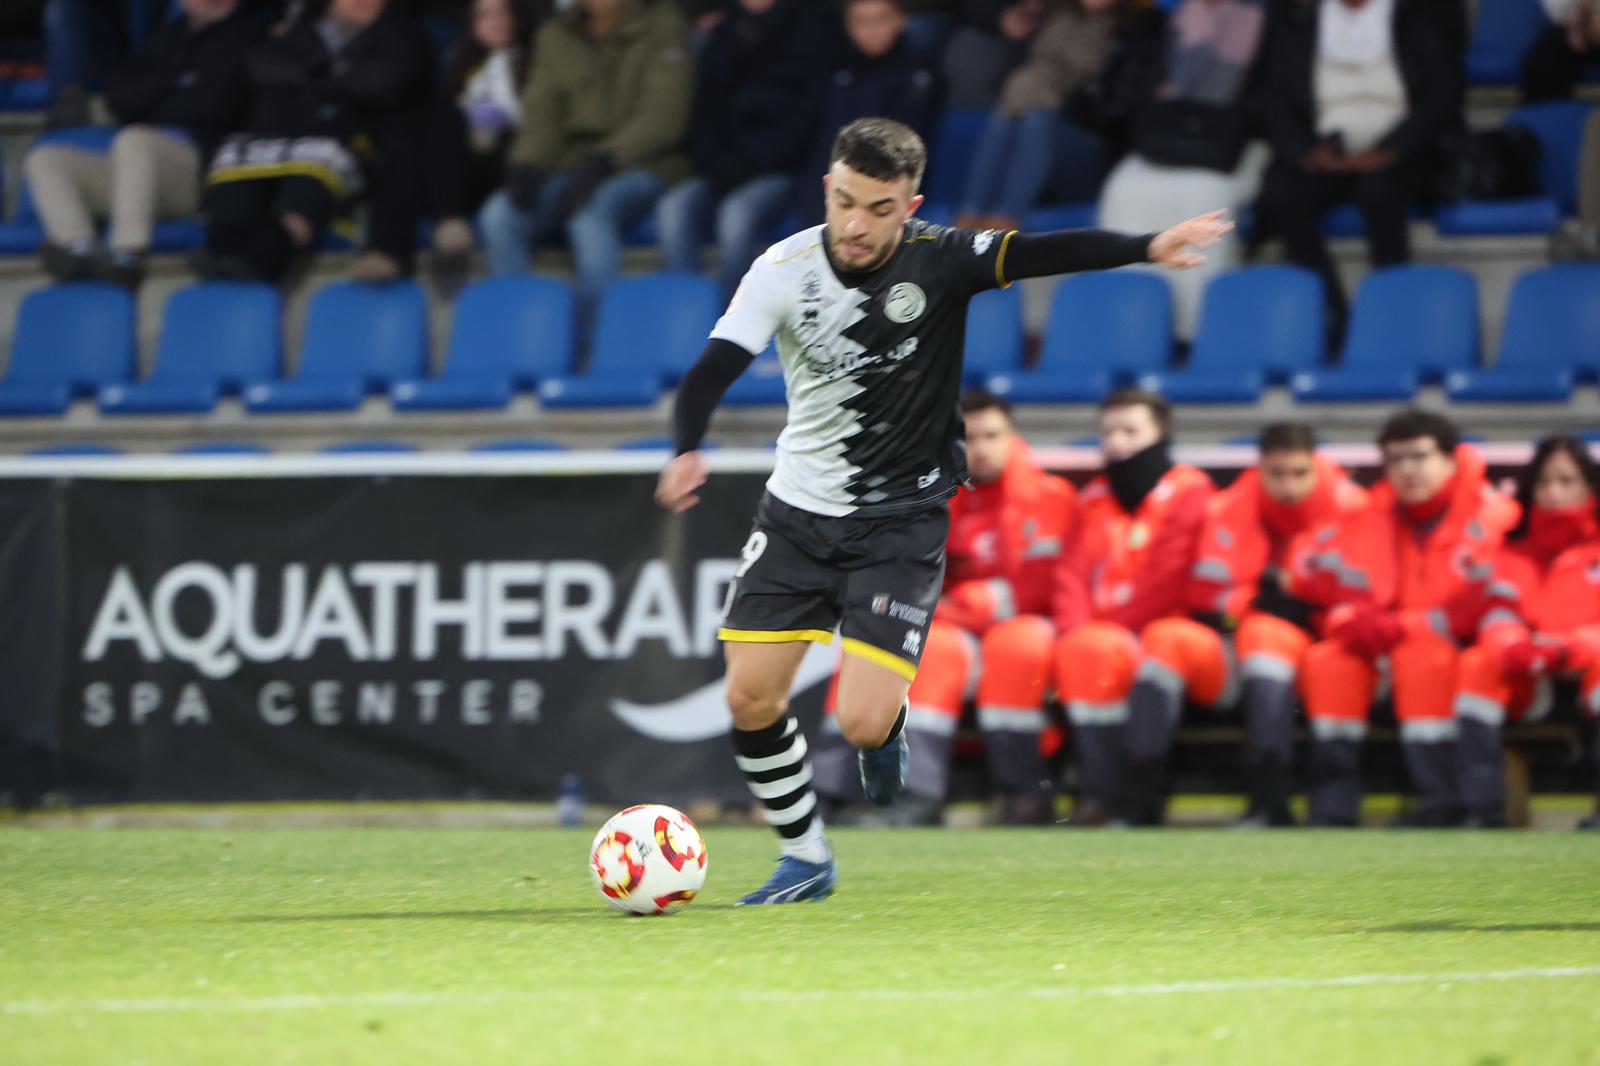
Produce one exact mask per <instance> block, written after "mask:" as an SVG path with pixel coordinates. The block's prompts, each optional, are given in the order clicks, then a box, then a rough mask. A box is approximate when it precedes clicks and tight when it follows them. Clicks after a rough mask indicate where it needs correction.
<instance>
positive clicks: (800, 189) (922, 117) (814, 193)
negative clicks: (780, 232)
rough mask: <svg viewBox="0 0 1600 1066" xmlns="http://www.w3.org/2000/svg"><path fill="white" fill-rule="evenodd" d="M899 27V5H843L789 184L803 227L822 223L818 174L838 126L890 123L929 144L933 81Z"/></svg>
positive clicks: (935, 118) (865, 0)
mask: <svg viewBox="0 0 1600 1066" xmlns="http://www.w3.org/2000/svg"><path fill="white" fill-rule="evenodd" d="M905 29H906V18H905V12H904V10H903V8H902V6H901V3H900V0H846V2H845V5H844V37H843V39H842V40H839V41H838V43H837V45H836V49H835V55H834V60H833V63H832V65H831V69H830V73H829V82H828V85H827V88H826V89H825V90H824V93H823V98H822V114H821V118H820V125H819V126H818V127H817V128H816V129H815V131H814V132H813V134H812V138H813V139H812V142H811V148H810V150H809V152H808V153H807V155H806V162H805V163H804V164H803V165H802V167H801V170H800V180H799V181H798V182H797V183H796V186H795V195H794V209H795V212H796V214H797V215H798V216H799V219H800V222H801V224H802V225H816V224H817V223H819V222H821V221H822V206H823V205H822V195H821V189H820V186H821V184H822V176H823V175H824V174H826V173H827V172H828V159H829V156H830V155H831V153H832V151H833V139H834V137H835V136H836V135H837V134H838V132H839V130H840V129H841V128H842V127H844V126H847V125H849V124H850V123H851V122H854V121H855V120H856V119H858V118H892V119H894V120H895V121H897V122H902V123H904V124H905V125H907V126H910V127H911V128H912V129H914V130H916V131H917V133H918V134H919V135H921V137H922V140H923V142H924V143H926V144H930V145H931V144H932V142H933V134H934V131H935V129H936V128H937V127H938V124H939V110H940V107H941V106H942V104H943V97H942V95H941V90H940V83H939V77H938V75H937V74H936V73H935V71H934V68H933V65H932V64H931V62H929V61H926V60H924V59H923V58H922V57H920V56H918V55H917V54H915V53H914V52H912V50H911V49H910V47H909V46H908V45H907V43H906V41H905Z"/></svg>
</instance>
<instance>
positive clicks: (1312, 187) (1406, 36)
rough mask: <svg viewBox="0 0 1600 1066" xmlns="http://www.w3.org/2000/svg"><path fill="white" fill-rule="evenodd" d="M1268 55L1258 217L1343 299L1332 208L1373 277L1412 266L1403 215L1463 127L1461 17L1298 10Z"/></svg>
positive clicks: (1294, 1) (1334, 0)
mask: <svg viewBox="0 0 1600 1066" xmlns="http://www.w3.org/2000/svg"><path fill="white" fill-rule="evenodd" d="M1274 21H1275V30H1274V32H1273V34H1272V39H1271V40H1269V41H1268V43H1267V46H1266V50H1265V51H1266V60H1265V61H1266V63H1267V64H1268V68H1267V71H1266V74H1265V77H1264V80H1263V83H1262V97H1261V100H1262V109H1261V118H1262V122H1263V125H1264V128H1265V131H1266V134H1267V138H1268V140H1269V141H1270V142H1271V144H1272V149H1273V162H1272V166H1271V168H1270V169H1269V170H1268V172H1267V177H1266V180H1265V182H1264V184H1263V187H1262V191H1261V199H1260V211H1261V215H1262V218H1263V221H1264V222H1265V223H1266V224H1267V226H1269V227H1272V228H1275V229H1276V231H1277V232H1278V233H1279V234H1281V235H1282V237H1283V241H1284V246H1285V248H1286V250H1287V253H1288V257H1289V259H1290V260H1291V261H1293V262H1295V263H1299V264H1301V265H1302V266H1308V267H1311V268H1313V269H1315V270H1316V271H1317V272H1318V273H1319V274H1321V275H1322V277H1323V280H1324V282H1325V283H1326V286H1327V292H1328V296H1329V303H1330V307H1331V310H1332V311H1333V316H1334V322H1335V323H1336V324H1337V323H1339V322H1342V321H1343V319H1344V313H1345V309H1346V306H1347V304H1346V298H1345V295H1344V290H1343V287H1342V286H1341V285H1340V283H1339V278H1338V276H1337V274H1335V272H1334V268H1333V260H1332V259H1331V258H1330V257H1329V255H1328V248H1327V244H1326V242H1325V241H1324V240H1323V236H1322V227H1321V220H1322V215H1323V213H1324V212H1325V211H1327V210H1328V208H1330V207H1332V206H1333V205H1335V204H1338V203H1340V202H1342V201H1346V200H1349V199H1352V198H1353V199H1354V200H1355V202H1356V205H1357V206H1358V207H1359V208H1360V209H1361V216H1362V218H1363V220H1364V221H1365V223H1366V230H1367V244H1368V246H1369V248H1370V250H1371V257H1372V262H1373V264H1374V265H1376V266H1386V265H1389V264H1394V263H1404V262H1406V261H1408V260H1409V259H1410V258H1411V247H1410V241H1409V238H1408V234H1407V231H1406V226H1407V222H1406V209H1407V208H1408V207H1409V206H1410V204H1411V203H1412V202H1413V201H1414V200H1417V199H1418V198H1420V196H1421V195H1422V193H1423V190H1424V189H1425V187H1426V182H1427V180H1428V178H1429V177H1430V176H1431V175H1432V171H1433V168H1434V166H1435V165H1436V164H1435V159H1436V156H1437V145H1438V141H1439V138H1440V136H1441V135H1442V134H1446V133H1448V132H1449V131H1451V130H1453V129H1456V128H1459V127H1460V125H1461V124H1462V122H1463V119H1462V106H1463V97H1464V91H1465V89H1464V86H1465V80H1466V75H1465V70H1464V61H1463V56H1464V53H1465V50H1466V24H1465V12H1464V11H1463V10H1462V6H1461V5H1460V4H1456V3H1450V2H1444V3H1441V2H1439V0H1321V2H1320V3H1317V2H1311V0H1290V2H1289V3H1287V4H1285V5H1284V6H1283V7H1282V8H1281V9H1280V10H1279V11H1278V12H1277V13H1276V15H1275V20H1274Z"/></svg>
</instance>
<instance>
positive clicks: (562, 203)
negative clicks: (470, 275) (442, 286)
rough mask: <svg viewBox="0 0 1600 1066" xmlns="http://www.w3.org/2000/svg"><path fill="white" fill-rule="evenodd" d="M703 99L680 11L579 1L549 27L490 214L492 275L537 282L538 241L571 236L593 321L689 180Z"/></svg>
mask: <svg viewBox="0 0 1600 1066" xmlns="http://www.w3.org/2000/svg"><path fill="white" fill-rule="evenodd" d="M693 92H694V68H693V64H692V59H691V55H690V48H689V37H688V30H687V28H686V27H685V25H684V22H683V16H682V14H681V12H680V11H679V9H678V8H677V7H676V6H675V5H672V4H666V3H645V2H643V0H578V3H576V4H575V5H574V6H573V7H572V8H571V10H569V11H567V12H565V13H564V14H561V15H558V16H556V17H555V18H552V19H551V20H550V21H548V22H546V23H545V25H544V28H543V29H541V30H540V31H539V38H538V44H537V46H536V48H535V50H534V69H533V77H532V78H531V79H530V80H529V82H528V88H527V90H526V91H525V92H524V93H523V97H522V126H521V128H520V129H519V130H518V132H517V139H516V141H515V142H514V143H513V144H512V147H511V155H510V160H509V164H508V166H509V170H508V174H507V181H506V187H505V188H503V189H501V190H500V191H499V192H497V193H495V194H494V195H493V196H491V197H490V198H489V200H488V202H487V203H486V204H485V205H484V207H483V211H482V212H481V213H480V214H479V222H480V228H481V229H482V231H483V235H484V240H485V242H486V244H487V246H488V253H489V272H490V273H491V274H493V275H497V276H498V275H506V274H520V273H525V272H527V271H528V270H529V269H530V268H531V257H532V252H533V245H534V244H535V242H537V241H539V240H540V239H542V238H544V237H545V236H547V235H548V234H549V233H550V232H551V231H553V230H555V229H557V228H561V227H564V228H565V230H566V234H567V240H568V242H569V243H570V244H571V246H572V254H573V258H574V260H575V261H576V265H577V273H578V289H579V297H580V301H581V303H582V305H583V307H584V309H585V311H584V315H583V321H584V322H586V323H587V322H588V321H589V318H590V312H591V311H592V309H593V307H594V305H595V303H596V301H598V299H599V296H600V292H601V290H603V289H604V288H605V286H606V285H607V284H608V283H610V281H611V280H612V279H613V278H615V277H616V276H617V273H618V272H619V271H620V269H621V264H622V234H623V232H624V230H626V229H627V228H628V227H629V226H631V225H633V224H634V223H635V222H637V221H639V220H640V219H641V218H644V217H645V216H646V215H648V214H649V212H650V209H651V208H652V207H653V206H654V205H655V202H656V200H657V199H659V198H660V196H661V194H662V193H663V192H665V191H666V190H667V188H668V187H669V186H670V185H671V184H672V183H674V182H676V181H679V180H681V179H683V178H685V177H687V176H688V173H689V160H688V156H687V155H686V154H685V152H684V138H685V134H686V133H687V131H688V121H689V111H690V108H691V107H692V105H693V99H692V97H693Z"/></svg>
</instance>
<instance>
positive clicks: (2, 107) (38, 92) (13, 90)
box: [0, 68, 50, 111]
mask: <svg viewBox="0 0 1600 1066" xmlns="http://www.w3.org/2000/svg"><path fill="white" fill-rule="evenodd" d="M49 106H50V81H49V79H48V78H46V77H45V76H44V71H43V68H40V72H39V73H38V74H26V75H23V76H20V77H12V78H5V79H3V80H0V111H43V110H44V109H45V108H47V107H49Z"/></svg>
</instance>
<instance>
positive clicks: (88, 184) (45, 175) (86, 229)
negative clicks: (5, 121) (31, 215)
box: [22, 144, 111, 281]
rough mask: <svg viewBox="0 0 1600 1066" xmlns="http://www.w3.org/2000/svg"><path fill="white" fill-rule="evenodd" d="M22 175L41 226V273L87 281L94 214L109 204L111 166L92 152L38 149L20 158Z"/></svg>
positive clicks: (54, 146) (53, 147)
mask: <svg viewBox="0 0 1600 1066" xmlns="http://www.w3.org/2000/svg"><path fill="white" fill-rule="evenodd" d="M22 172H23V177H24V180H25V181H27V183H28V192H29V194H30V195H31V196H32V198H33V203H34V207H35V208H36V209H37V210H38V212H39V219H40V221H42V222H43V223H44V234H45V243H44V244H42V245H41V246H40V248H39V255H40V258H41V259H42V261H43V264H44V268H45V270H46V272H48V273H49V274H50V276H51V277H53V278H55V279H56V280H57V281H75V280H78V279H80V278H84V277H87V276H88V274H89V263H90V260H89V257H90V254H91V253H92V252H93V251H94V248H95V224H94V215H95V214H98V213H103V212H104V211H105V210H106V209H107V208H108V207H109V206H110V204H111V161H110V160H109V159H108V158H107V157H106V156H104V155H102V154H100V153H98V152H85V151H82V150H80V149H77V148H69V147H67V146H65V145H58V144H43V145H40V146H38V147H37V148H34V149H31V150H30V151H29V152H28V154H27V155H26V156H25V157H24V158H23V161H22Z"/></svg>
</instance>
